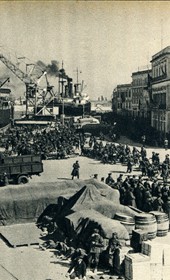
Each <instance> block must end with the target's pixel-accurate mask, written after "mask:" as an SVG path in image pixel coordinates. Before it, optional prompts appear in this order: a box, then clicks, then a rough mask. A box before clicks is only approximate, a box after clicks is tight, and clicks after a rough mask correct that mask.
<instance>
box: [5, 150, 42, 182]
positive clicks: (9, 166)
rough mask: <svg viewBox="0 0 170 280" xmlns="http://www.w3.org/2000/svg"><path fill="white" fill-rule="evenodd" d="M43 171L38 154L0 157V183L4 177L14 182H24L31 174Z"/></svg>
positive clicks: (38, 173)
mask: <svg viewBox="0 0 170 280" xmlns="http://www.w3.org/2000/svg"><path fill="white" fill-rule="evenodd" d="M42 172H43V163H42V159H41V156H40V155H24V156H7V157H1V158H0V183H1V184H4V179H5V178H7V180H8V181H9V182H12V183H14V184H26V183H28V181H29V178H31V177H32V176H33V175H40V173H42Z"/></svg>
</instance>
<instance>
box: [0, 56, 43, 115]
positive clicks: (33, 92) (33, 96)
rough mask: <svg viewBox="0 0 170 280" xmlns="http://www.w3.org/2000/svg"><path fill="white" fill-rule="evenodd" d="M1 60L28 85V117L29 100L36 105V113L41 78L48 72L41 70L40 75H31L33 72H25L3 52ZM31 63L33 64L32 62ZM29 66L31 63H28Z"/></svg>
mask: <svg viewBox="0 0 170 280" xmlns="http://www.w3.org/2000/svg"><path fill="white" fill-rule="evenodd" d="M0 60H1V61H2V62H3V63H4V64H5V66H6V67H7V68H8V69H10V70H11V71H12V72H13V73H14V75H15V76H16V77H18V78H19V79H20V80H21V81H22V82H23V83H24V84H25V86H26V117H28V105H29V102H30V103H31V104H32V105H33V106H34V109H35V113H36V111H37V95H38V94H39V93H38V85H39V82H40V80H41V78H42V77H43V76H44V75H45V73H46V72H44V71H41V72H42V73H41V75H40V76H39V77H35V78H33V77H31V74H28V73H24V72H23V71H22V70H21V69H19V67H17V66H16V65H15V64H14V63H13V62H11V61H10V60H9V59H8V58H6V57H5V56H4V55H3V54H0ZM30 65H31V64H30ZM27 66H29V65H27Z"/></svg>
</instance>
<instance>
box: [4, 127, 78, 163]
mask: <svg viewBox="0 0 170 280" xmlns="http://www.w3.org/2000/svg"><path fill="white" fill-rule="evenodd" d="M3 139H4V141H3ZM82 143H84V137H83V134H80V133H76V132H75V128H74V127H71V126H70V125H69V124H65V126H61V125H60V124H58V125H57V126H56V127H55V128H51V127H50V126H48V127H46V128H42V127H40V126H36V127H35V126H34V127H26V126H22V127H15V128H12V129H11V128H10V129H9V130H8V131H7V132H6V133H5V135H4V136H2V141H1V146H3V147H4V149H5V154H7V155H11V154H12V155H29V154H41V155H42V158H43V159H47V158H48V157H50V155H51V156H52V155H55V159H64V158H67V157H68V156H69V155H71V154H73V153H74V151H75V149H76V148H79V146H81V145H83V144H82Z"/></svg>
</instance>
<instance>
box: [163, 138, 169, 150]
mask: <svg viewBox="0 0 170 280" xmlns="http://www.w3.org/2000/svg"><path fill="white" fill-rule="evenodd" d="M164 147H165V150H168V139H167V138H165V140H164Z"/></svg>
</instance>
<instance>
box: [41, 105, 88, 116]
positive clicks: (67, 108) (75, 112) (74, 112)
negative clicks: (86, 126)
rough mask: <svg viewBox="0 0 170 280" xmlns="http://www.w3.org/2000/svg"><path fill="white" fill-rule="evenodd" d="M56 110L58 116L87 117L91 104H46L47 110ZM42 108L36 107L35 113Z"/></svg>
mask: <svg viewBox="0 0 170 280" xmlns="http://www.w3.org/2000/svg"><path fill="white" fill-rule="evenodd" d="M53 107H55V108H58V110H57V112H58V115H59V116H60V115H63V114H64V115H65V116H82V115H89V114H90V113H91V102H87V103H85V104H76V103H71V102H70V103H69V102H64V103H61V102H56V101H55V102H54V103H53V104H52V103H51V104H48V106H47V108H48V109H50V108H53ZM41 109H42V107H41V106H38V108H37V112H39V111H41Z"/></svg>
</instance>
